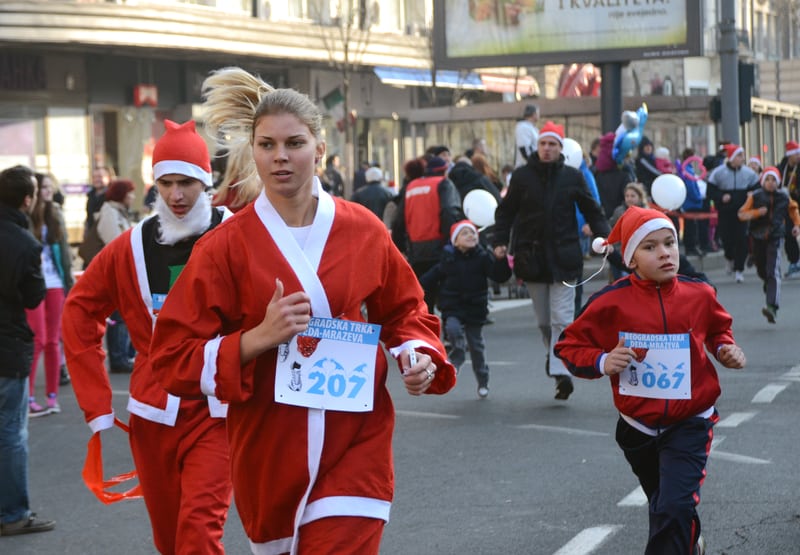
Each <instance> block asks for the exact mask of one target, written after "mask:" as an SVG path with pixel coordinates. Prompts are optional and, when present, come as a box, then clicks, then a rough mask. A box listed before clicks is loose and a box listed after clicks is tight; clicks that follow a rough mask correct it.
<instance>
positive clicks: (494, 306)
mask: <svg viewBox="0 0 800 555" xmlns="http://www.w3.org/2000/svg"><path fill="white" fill-rule="evenodd" d="M530 304H531V300H530V299H511V300H508V301H500V300H494V299H492V300H490V301H489V312H500V311H501V310H509V309H512V308H518V307H520V306H530Z"/></svg>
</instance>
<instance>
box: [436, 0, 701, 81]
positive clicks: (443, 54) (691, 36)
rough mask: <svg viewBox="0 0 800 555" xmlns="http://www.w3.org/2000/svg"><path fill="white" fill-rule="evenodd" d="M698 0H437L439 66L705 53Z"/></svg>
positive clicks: (594, 60)
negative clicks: (703, 50) (703, 51)
mask: <svg viewBox="0 0 800 555" xmlns="http://www.w3.org/2000/svg"><path fill="white" fill-rule="evenodd" d="M702 6H703V2H698V1H697V0H602V1H598V0H434V29H433V30H434V56H435V60H436V64H437V67H440V68H452V69H467V68H477V67H500V66H533V65H545V64H560V63H572V62H591V63H594V64H599V63H604V62H624V61H629V60H637V59H647V58H674V57H684V56H700V55H702Z"/></svg>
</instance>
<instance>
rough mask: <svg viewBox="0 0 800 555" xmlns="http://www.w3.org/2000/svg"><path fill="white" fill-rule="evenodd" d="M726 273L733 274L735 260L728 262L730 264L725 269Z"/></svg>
mask: <svg viewBox="0 0 800 555" xmlns="http://www.w3.org/2000/svg"><path fill="white" fill-rule="evenodd" d="M725 272H727V274H728V275H731V274H733V260H728V264H727V265H726V267H725Z"/></svg>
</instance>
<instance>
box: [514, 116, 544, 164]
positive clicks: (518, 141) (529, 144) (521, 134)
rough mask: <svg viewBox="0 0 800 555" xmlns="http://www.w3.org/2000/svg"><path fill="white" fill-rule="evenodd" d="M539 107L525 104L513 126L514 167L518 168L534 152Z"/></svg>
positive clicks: (537, 137)
mask: <svg viewBox="0 0 800 555" xmlns="http://www.w3.org/2000/svg"><path fill="white" fill-rule="evenodd" d="M538 121H539V107H538V106H537V105H536V104H526V105H525V109H524V111H523V112H522V119H521V120H519V121H518V122H517V125H516V127H515V128H514V139H515V141H514V144H515V148H514V167H515V168H518V167H520V166H524V165H525V164H527V163H528V158H530V157H531V155H532V154H533V153H534V152H536V145H537V143H538V142H539V128H538V127H536V124H537V122H538Z"/></svg>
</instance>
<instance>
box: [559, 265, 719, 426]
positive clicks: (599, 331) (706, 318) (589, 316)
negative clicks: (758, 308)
mask: <svg viewBox="0 0 800 555" xmlns="http://www.w3.org/2000/svg"><path fill="white" fill-rule="evenodd" d="M732 321H733V320H732V318H731V316H730V314H728V312H727V311H726V310H725V309H724V308H723V307H722V306H721V305H720V304H719V302H717V298H716V295H715V293H714V289H713V288H712V287H711V286H709V285H708V284H707V283H705V282H702V281H699V280H695V279H693V278H688V277H685V276H680V275H679V276H678V277H676V278H674V279H672V280H671V281H669V282H667V283H662V284H660V285H659V284H657V283H655V282H653V281H647V280H642V279H640V278H639V277H638V276H636V274H631V275H630V276H628V277H627V278H623V279H621V280H619V281H617V282H616V283H614V284H613V285H609V286H608V287H606V288H604V289H603V290H601V291H599V292H598V293H596V294H595V295H593V296H592V298H591V299H590V300H589V302H588V303H587V305H586V307H585V308H584V310H583V312H582V313H581V314H580V316H578V318H577V319H576V320H575V322H573V323H572V324H571V325H570V326H568V327H567V329H566V330H564V333H563V334H562V336H561V339H560V340H559V341H558V343H557V344H556V346H555V349H554V351H555V354H556V356H557V357H559V358H560V359H562V361H563V362H564V365H565V366H566V367H567V369H568V370H569V371H570V372H571V373H572V374H574V375H575V376H578V377H581V378H591V379H593V378H601V377H603V376H604V375H605V374H603V372H602V370H601V369H600V366H599V364H600V362H601V358H602V355H603V354H605V353H609V352H611V351H612V350H613V349H614V347H616V346H617V343H618V342H619V333H620V332H633V333H641V334H679V333H688V334H689V341H690V345H689V350H690V355H691V376H692V377H691V398H690V399H654V398H644V397H638V396H631V395H622V394H620V391H619V382H620V376H619V375H618V374H617V375H613V376H610V380H609V381H610V383H611V390H612V392H613V395H614V404H615V405H616V407H617V409H618V410H619V412H620V413H622V414H623V415H625V416H628V417H630V418H632V419H634V420H636V421H638V422H640V423H642V424H644V425H645V426H647V427H648V428H651V429H658V428H664V427H666V426H669V425H671V424H674V423H675V422H678V421H680V420H683V419H686V418H689V417H692V416H696V415H698V414H700V413H702V412H704V411H707V410H708V409H710V408H711V407H713V405H714V402H715V401H716V400H717V398H718V397H719V395H720V386H719V378H718V377H717V371H716V369H715V368H714V364H713V363H712V362H711V360H710V359H709V357H708V355H707V354H706V349H708V351H710V352H711V353H714V354H715V355H716V353H717V350H718V349H719V347H720V346H722V345H725V344H728V343H734V339H733V333H732V332H731V324H732Z"/></svg>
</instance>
